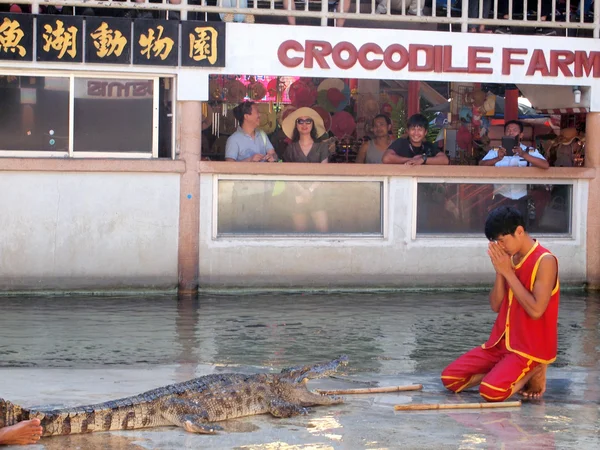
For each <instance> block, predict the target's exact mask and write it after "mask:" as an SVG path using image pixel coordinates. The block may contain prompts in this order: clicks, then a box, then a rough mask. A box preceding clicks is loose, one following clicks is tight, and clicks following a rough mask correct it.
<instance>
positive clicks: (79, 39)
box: [36, 15, 83, 62]
mask: <svg viewBox="0 0 600 450" xmlns="http://www.w3.org/2000/svg"><path fill="white" fill-rule="evenodd" d="M37 29H38V35H37V58H36V59H37V60H38V61H69V62H83V17H80V16H45V15H44V16H38V18H37Z"/></svg>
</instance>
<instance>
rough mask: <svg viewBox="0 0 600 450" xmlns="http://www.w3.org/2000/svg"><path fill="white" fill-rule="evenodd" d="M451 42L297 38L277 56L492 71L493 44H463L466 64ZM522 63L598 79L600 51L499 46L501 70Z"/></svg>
mask: <svg viewBox="0 0 600 450" xmlns="http://www.w3.org/2000/svg"><path fill="white" fill-rule="evenodd" d="M452 52H453V47H452V45H426V44H410V45H408V47H405V46H403V45H401V44H391V45H389V46H387V47H386V48H382V47H381V46H379V45H378V44H376V43H373V42H368V43H366V44H363V45H361V46H360V47H359V48H357V47H356V46H355V45H354V44H352V43H351V42H347V41H342V42H338V43H337V44H335V45H332V44H331V43H329V42H327V41H318V40H306V41H304V45H303V44H301V43H300V42H298V41H296V40H287V41H284V42H283V43H281V45H280V46H279V49H278V51H277V56H278V58H279V61H280V62H281V64H283V65H284V66H285V67H289V68H292V67H298V66H300V65H303V67H304V68H307V69H312V68H313V67H314V66H315V64H316V65H317V67H319V68H321V69H330V68H331V65H334V66H336V67H338V68H340V69H351V68H352V67H354V66H355V65H356V64H358V65H360V66H361V67H363V68H364V69H366V70H376V69H378V68H379V67H380V66H381V65H382V64H383V65H385V66H386V67H387V68H388V69H390V70H394V71H400V70H404V69H407V70H408V71H409V72H435V73H469V74H492V73H494V67H492V66H491V61H492V59H491V56H492V55H493V53H494V48H493V47H478V46H469V47H467V64H466V65H465V66H455V65H454V63H453V58H452ZM518 65H521V66H522V65H526V66H527V75H528V76H531V75H537V74H538V72H539V75H541V76H544V77H548V76H549V77H556V76H558V73H559V71H560V72H561V73H562V75H564V76H565V77H583V76H588V77H589V76H592V77H594V78H600V52H597V51H590V52H587V51H584V50H576V51H570V50H546V51H544V50H541V49H534V50H533V51H530V50H529V49H527V48H503V49H502V74H503V75H510V74H511V70H512V67H513V66H518Z"/></svg>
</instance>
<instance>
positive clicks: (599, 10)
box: [581, 0, 600, 39]
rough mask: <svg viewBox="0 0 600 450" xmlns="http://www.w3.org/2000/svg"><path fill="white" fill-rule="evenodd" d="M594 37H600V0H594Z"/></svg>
mask: <svg viewBox="0 0 600 450" xmlns="http://www.w3.org/2000/svg"><path fill="white" fill-rule="evenodd" d="M581 15H583V11H581ZM594 38H595V39H598V38H600V0H594Z"/></svg>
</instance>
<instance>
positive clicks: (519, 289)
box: [506, 255, 558, 319]
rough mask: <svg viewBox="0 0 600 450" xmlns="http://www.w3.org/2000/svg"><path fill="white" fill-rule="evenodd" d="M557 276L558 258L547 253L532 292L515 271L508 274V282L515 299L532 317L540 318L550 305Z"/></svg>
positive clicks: (541, 262) (539, 268)
mask: <svg viewBox="0 0 600 450" xmlns="http://www.w3.org/2000/svg"><path fill="white" fill-rule="evenodd" d="M557 276H558V264H557V262H556V258H555V257H554V256H552V255H546V256H544V257H543V258H542V260H541V261H540V265H539V267H538V271H537V274H536V277H535V282H534V285H533V291H532V292H529V290H528V289H527V287H526V286H523V285H522V284H521V282H520V281H519V279H518V278H517V275H516V274H515V273H514V272H513V273H510V274H507V276H506V282H507V283H508V285H509V286H510V288H511V289H512V291H513V293H514V296H515V299H516V300H517V301H518V302H519V304H520V305H521V306H522V307H523V309H524V310H525V311H526V312H527V314H529V316H530V317H531V318H532V319H539V318H540V317H542V315H543V314H544V312H545V311H546V308H547V307H548V303H549V302H550V297H551V296H552V290H553V289H554V287H555V286H556V280H557Z"/></svg>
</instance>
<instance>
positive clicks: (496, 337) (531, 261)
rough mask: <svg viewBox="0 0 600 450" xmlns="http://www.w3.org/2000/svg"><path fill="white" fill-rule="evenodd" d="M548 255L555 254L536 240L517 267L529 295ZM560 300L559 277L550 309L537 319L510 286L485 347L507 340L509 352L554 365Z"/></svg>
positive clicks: (518, 274) (550, 302)
mask: <svg viewBox="0 0 600 450" xmlns="http://www.w3.org/2000/svg"><path fill="white" fill-rule="evenodd" d="M546 255H552V253H550V252H549V251H548V250H546V249H545V248H544V247H542V246H541V245H539V242H538V241H535V244H534V246H533V247H532V248H531V250H529V252H528V253H527V254H526V255H525V257H524V258H523V259H522V260H521V262H519V264H517V265H516V266H514V269H515V274H516V275H517V277H518V278H519V281H520V282H521V283H522V284H523V286H525V287H526V288H527V289H528V290H529V292H532V291H533V284H534V282H535V276H536V274H537V271H538V268H539V266H540V262H541V260H542V258H543V257H544V256H546ZM552 256H554V255H552ZM559 297H560V292H559V281H558V275H557V276H556V285H555V286H554V289H552V295H551V297H550V301H549V302H548V307H547V308H546V311H545V312H544V314H542V317H540V318H539V319H537V320H535V319H532V318H531V317H530V316H529V314H527V312H526V311H525V309H524V308H523V307H522V306H521V305H520V303H519V302H518V301H517V299H516V298H514V294H513V291H512V289H510V287H508V284H507V292H506V293H505V294H504V299H503V300H502V304H501V306H500V312H499V313H498V317H497V318H496V322H495V323H494V326H493V328H492V332H491V334H490V337H489V339H488V341H487V342H486V343H485V344H483V345H482V347H483V348H491V347H494V346H495V345H496V344H498V342H500V340H501V339H502V338H503V337H504V338H505V341H506V348H507V349H508V350H509V351H511V352H513V353H517V354H518V355H521V356H523V357H525V358H528V359H532V360H534V361H537V362H539V363H543V364H549V363H551V362H553V361H554V360H555V359H556V350H557V345H558V336H557V334H558V302H559Z"/></svg>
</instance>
